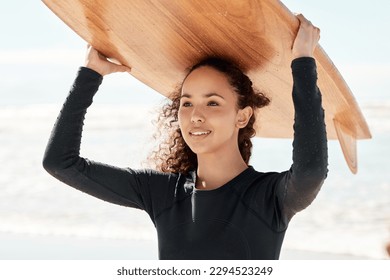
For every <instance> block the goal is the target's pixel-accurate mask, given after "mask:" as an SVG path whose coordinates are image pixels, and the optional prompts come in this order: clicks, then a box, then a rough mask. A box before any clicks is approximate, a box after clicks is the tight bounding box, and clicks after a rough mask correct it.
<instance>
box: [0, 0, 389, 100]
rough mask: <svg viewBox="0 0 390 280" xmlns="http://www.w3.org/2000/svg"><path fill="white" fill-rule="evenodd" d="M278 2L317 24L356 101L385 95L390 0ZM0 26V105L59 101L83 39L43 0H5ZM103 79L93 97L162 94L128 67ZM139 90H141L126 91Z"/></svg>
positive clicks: (132, 97) (80, 53)
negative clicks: (98, 94)
mask: <svg viewBox="0 0 390 280" xmlns="http://www.w3.org/2000/svg"><path fill="white" fill-rule="evenodd" d="M2 1H4V0H2ZM282 2H283V3H284V4H285V5H286V6H287V7H288V8H289V9H290V10H291V11H293V12H301V13H303V14H304V15H305V16H306V17H307V18H309V19H310V20H311V21H312V22H313V23H314V24H315V25H317V26H318V27H320V29H321V40H320V44H321V46H322V47H323V48H324V49H325V51H326V52H327V54H328V55H329V56H330V58H331V59H332V61H333V62H334V64H335V65H336V67H337V68H338V69H339V71H340V72H341V74H342V75H343V77H344V79H345V80H346V82H347V83H348V85H349V87H350V88H351V90H352V92H353V94H354V95H355V98H356V99H357V101H358V103H360V102H365V101H371V100H389V97H388V96H389V95H388V88H389V87H390V79H389V78H390V77H389V76H390V75H389V74H390V55H389V53H388V50H390V36H388V30H390V20H388V18H389V16H388V12H389V11H390V1H388V0H373V1H369V2H367V1H353V0H344V1H340V0H327V1H313V0H299V1H298V0H285V1H282ZM0 26H1V27H2V28H1V35H2V36H1V37H0V40H1V43H0V76H1V80H0V106H1V105H19V104H30V103H32V104H35V103H37V104H40V103H57V102H62V100H63V98H64V93H63V91H66V90H67V89H68V88H69V86H70V85H71V82H72V81H73V79H74V77H75V74H76V71H77V68H78V67H79V66H80V65H82V64H83V60H84V54H85V46H86V43H85V42H84V41H83V40H82V39H81V38H79V37H78V35H76V34H75V33H74V32H73V31H72V30H70V28H68V27H67V26H66V25H65V24H64V23H63V22H61V21H60V20H59V19H58V18H57V17H56V16H55V15H54V14H53V13H52V12H51V11H50V10H49V9H48V8H47V7H46V6H45V5H44V4H43V2H41V1H32V0H29V1H27V0H23V1H22V0H16V1H7V2H6V3H5V4H3V5H2V9H1V11H0ZM106 80H107V81H105V86H104V88H103V90H106V89H107V91H109V92H110V93H109V94H107V95H105V96H104V95H103V97H99V98H98V99H97V102H106V103H121V102H135V103H139V104H148V103H150V102H155V101H157V100H159V99H160V96H159V95H158V94H156V93H155V92H153V91H152V90H150V89H148V88H147V87H145V86H143V85H142V84H140V83H139V82H137V81H136V80H135V79H133V78H132V77H131V76H129V75H128V74H115V75H112V77H108V78H107V79H106ZM138 89H141V90H143V95H137V96H135V95H132V94H130V93H129V92H132V91H134V90H138ZM26 95H27V97H26Z"/></svg>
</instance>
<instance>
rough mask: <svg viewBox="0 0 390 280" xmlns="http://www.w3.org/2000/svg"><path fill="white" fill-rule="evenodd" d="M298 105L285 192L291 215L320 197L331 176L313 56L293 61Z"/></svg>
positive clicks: (295, 96) (323, 117) (294, 87)
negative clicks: (291, 161)
mask: <svg viewBox="0 0 390 280" xmlns="http://www.w3.org/2000/svg"><path fill="white" fill-rule="evenodd" d="M291 67H292V72H293V80H294V86H293V94H292V96H293V102H294V109H295V120H294V141H293V165H292V166H291V169H290V172H289V180H288V182H287V186H286V188H287V189H286V192H285V196H286V197H285V206H286V208H287V209H288V212H290V213H289V216H292V215H294V214H295V213H296V212H298V211H300V210H302V209H304V208H305V207H307V206H308V205H309V204H310V203H311V202H312V201H313V200H314V198H315V197H316V195H317V193H318V192H319V190H320V188H321V186H322V184H323V181H324V180H325V178H326V176H327V172H328V169H327V166H328V148H327V137H326V127H325V115H324V110H323V109H322V102H321V99H322V98H321V93H320V90H319V88H318V87H317V84H316V81H317V72H316V64H315V60H314V59H313V58H308V57H305V58H299V59H296V60H294V61H293V62H292V65H291Z"/></svg>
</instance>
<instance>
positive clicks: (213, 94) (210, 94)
mask: <svg viewBox="0 0 390 280" xmlns="http://www.w3.org/2000/svg"><path fill="white" fill-rule="evenodd" d="M203 96H204V97H213V96H217V97H219V98H222V99H225V98H224V97H223V96H222V95H219V94H218V93H215V92H211V93H206V94H204V95H203ZM181 97H186V98H191V97H192V95H191V94H188V93H183V94H182V96H181Z"/></svg>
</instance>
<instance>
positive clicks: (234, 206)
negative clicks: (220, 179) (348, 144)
mask: <svg viewBox="0 0 390 280" xmlns="http://www.w3.org/2000/svg"><path fill="white" fill-rule="evenodd" d="M292 72H293V79H294V87H293V101H294V106H295V124H294V131H295V134H294V141H293V164H292V166H291V168H290V170H288V171H285V172H282V173H277V172H267V173H262V172H257V171H255V170H254V169H253V168H252V167H248V168H247V169H246V170H245V171H243V172H242V173H241V174H239V175H238V176H237V177H235V178H234V179H232V180H231V181H229V182H228V183H226V184H225V185H223V186H221V187H219V188H217V189H215V190H209V191H205V190H203V191H201V190H197V189H196V188H195V180H196V174H195V172H191V173H189V174H187V175H184V174H164V173H160V172H156V171H153V170H132V169H130V168H118V167H113V166H108V165H105V164H102V163H97V162H93V161H90V160H88V159H84V158H82V157H80V156H79V150H80V142H81V134H82V127H83V120H84V117H85V114H86V111H87V108H88V107H89V106H90V105H91V104H92V98H93V96H94V94H95V93H96V92H97V90H98V87H99V85H100V83H101V82H102V76H100V75H99V74H98V73H96V72H94V71H93V70H90V69H88V68H81V69H80V70H79V72H78V76H77V78H76V80H75V83H74V85H73V87H72V89H71V91H70V94H69V96H68V98H67V100H66V102H65V104H64V106H63V109H62V110H61V113H60V115H59V117H58V119H57V122H56V124H55V126H54V129H53V131H52V134H51V137H50V140H49V143H48V146H47V149H46V153H45V156H44V161H43V164H44V167H45V169H46V170H47V171H48V172H49V173H50V174H51V175H53V176H54V177H56V178H58V179H59V180H61V181H63V182H64V183H66V184H68V185H70V186H73V187H75V188H77V189H79V190H81V191H83V192H86V193H88V194H90V195H93V196H95V197H98V198H100V199H103V200H106V201H109V202H112V203H115V204H120V205H124V206H129V207H134V208H139V209H143V210H145V211H146V212H147V213H148V214H149V216H150V218H151V219H152V221H153V223H154V225H155V227H156V229H157V233H158V244H159V258H160V259H278V258H279V254H280V250H281V246H282V242H283V238H284V234H285V231H286V229H287V225H288V223H289V221H290V219H291V218H292V216H293V215H294V214H295V213H297V212H298V211H300V210H302V209H304V208H305V207H307V206H308V205H309V204H310V203H311V202H312V201H313V199H314V198H315V197H316V195H317V193H318V191H319V190H320V187H321V185H322V183H323V181H324V179H325V178H326V175H327V140H326V130H325V124H324V111H323V109H322V107H321V94H320V91H319V89H318V87H317V85H316V80H317V73H316V65H315V60H314V59H312V58H299V59H296V60H294V61H293V62H292Z"/></svg>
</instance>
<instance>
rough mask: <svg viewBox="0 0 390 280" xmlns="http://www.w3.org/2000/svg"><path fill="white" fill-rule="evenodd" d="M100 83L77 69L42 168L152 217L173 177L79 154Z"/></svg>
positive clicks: (91, 73)
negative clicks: (88, 114) (85, 121)
mask: <svg viewBox="0 0 390 280" xmlns="http://www.w3.org/2000/svg"><path fill="white" fill-rule="evenodd" d="M101 82H102V76H101V75H99V74H98V73H96V72H94V71H93V70H91V69H88V68H84V67H82V68H80V70H79V72H78V75H77V77H76V80H75V82H74V84H73V86H72V88H71V90H70V93H69V96H68V97H67V99H66V101H65V103H64V105H63V108H62V110H61V112H60V114H59V116H58V118H57V121H56V123H55V125H54V128H53V130H52V133H51V136H50V139H49V142H48V144H47V147H46V151H45V155H44V158H43V166H44V168H45V169H46V170H47V171H48V172H49V173H50V174H51V175H52V176H54V177H55V178H57V179H58V180H60V181H62V182H64V183H66V184H68V185H70V186H72V187H74V188H76V189H78V190H80V191H83V192H85V193H88V194H90V195H92V196H95V197H97V198H99V199H102V200H105V201H108V202H111V203H115V204H119V205H123V206H129V207H134V208H140V209H143V210H145V211H147V212H148V213H149V215H150V216H151V217H154V215H156V211H157V212H158V211H159V210H158V209H162V208H164V207H165V204H164V203H166V202H167V201H169V199H168V195H170V194H171V193H170V192H172V191H169V190H170V189H172V190H173V187H172V185H174V184H176V181H175V176H173V175H172V176H167V175H166V174H159V173H157V172H154V171H151V170H132V169H130V168H119V167H114V166H110V165H107V164H103V163H99V162H94V161H92V160H89V159H86V158H82V157H80V155H79V153H80V143H81V137H82V130H83V121H84V118H85V114H86V112H87V108H88V107H89V106H90V105H91V104H92V100H93V96H94V95H95V93H96V92H97V90H98V88H99V85H100V84H101ZM156 185H157V186H158V188H156V187H155V186H156ZM153 187H154V192H151V191H150V189H151V188H153ZM155 197H159V198H160V199H155ZM165 197H166V199H164V198H165ZM156 201H157V202H156ZM156 203H159V205H156Z"/></svg>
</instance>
